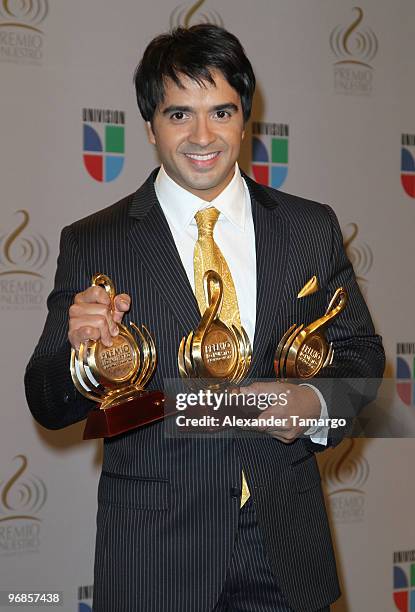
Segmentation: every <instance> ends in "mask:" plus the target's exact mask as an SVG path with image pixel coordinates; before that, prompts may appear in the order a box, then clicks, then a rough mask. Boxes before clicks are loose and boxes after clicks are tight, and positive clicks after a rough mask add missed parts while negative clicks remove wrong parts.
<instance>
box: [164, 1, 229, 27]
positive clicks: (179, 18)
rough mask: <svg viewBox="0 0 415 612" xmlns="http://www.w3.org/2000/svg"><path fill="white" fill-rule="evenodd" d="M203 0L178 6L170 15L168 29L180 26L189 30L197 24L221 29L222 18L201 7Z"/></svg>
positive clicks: (209, 9)
mask: <svg viewBox="0 0 415 612" xmlns="http://www.w3.org/2000/svg"><path fill="white" fill-rule="evenodd" d="M204 4H205V0H198V1H197V2H194V3H193V4H180V5H179V6H176V8H175V9H174V10H173V11H172V13H171V15H170V28H171V29H173V28H177V27H179V26H182V27H184V28H189V27H190V26H192V25H196V24H197V23H211V24H213V25H217V26H221V27H223V20H222V17H221V16H220V15H219V13H218V12H217V11H215V10H214V9H212V8H208V7H205V6H203V5H204Z"/></svg>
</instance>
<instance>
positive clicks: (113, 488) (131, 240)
mask: <svg viewBox="0 0 415 612" xmlns="http://www.w3.org/2000/svg"><path fill="white" fill-rule="evenodd" d="M156 172H157V171H154V172H153V173H152V175H151V176H150V177H149V178H148V179H147V181H146V182H145V183H144V184H143V185H142V187H140V188H139V189H138V191H137V192H136V193H135V194H132V195H130V196H127V197H126V198H125V199H123V200H121V201H120V202H118V203H116V204H114V205H113V206H110V207H109V208H106V209H105V210H102V211H100V212H98V213H96V214H94V215H92V216H89V217H87V218H85V219H83V220H81V221H78V222H76V223H74V224H73V225H71V226H69V227H66V228H65V229H64V230H63V232H62V236H61V247H60V255H59V259H58V268H57V273H56V279H55V287H54V290H53V291H52V293H51V295H50V296H49V299H48V308H49V314H48V317H47V321H46V325H45V328H44V331H43V334H42V336H41V338H40V341H39V344H38V346H37V347H36V349H35V352H34V354H33V356H32V358H31V360H30V363H29V365H28V368H27V371H26V378H25V383H26V393H27V399H28V403H29V406H30V409H31V411H32V414H33V416H34V417H35V418H36V419H37V420H38V421H39V422H40V423H41V424H42V425H44V426H45V427H48V428H52V429H54V428H61V427H65V426H66V425H69V424H71V423H74V422H76V421H78V420H81V419H83V418H85V416H86V415H87V413H88V411H89V410H90V408H91V403H90V402H89V401H88V400H86V399H85V398H83V397H81V396H80V395H79V394H78V393H77V391H76V390H75V389H74V387H73V384H72V382H71V380H70V376H69V367H68V363H69V354H70V347H69V343H68V341H67V331H68V309H69V306H70V304H71V303H72V301H73V297H74V295H75V294H76V293H77V292H80V291H83V290H84V289H85V288H86V287H87V286H89V284H90V279H91V275H92V274H93V273H95V272H97V271H101V272H104V273H106V274H108V275H109V276H110V277H111V278H113V279H114V281H115V283H116V286H117V288H118V290H119V291H123V292H127V293H129V294H130V295H131V296H132V307H131V312H130V313H129V315H128V316H127V320H129V319H130V318H131V320H133V321H137V322H144V323H145V324H146V325H147V327H148V328H149V329H150V330H151V331H152V332H153V333H154V336H155V338H156V343H157V347H158V355H159V362H158V367H157V371H156V373H155V375H154V377H153V380H152V381H151V384H150V388H154V389H156V388H163V380H164V379H165V378H174V377H177V375H178V374H177V349H178V345H179V342H180V339H181V338H182V337H183V336H184V335H185V334H187V333H188V332H189V330H191V329H194V328H195V327H196V325H197V324H198V321H199V318H200V315H199V311H198V307H197V302H196V300H195V297H194V294H193V292H192V290H191V287H190V285H189V283H188V279H187V276H186V273H185V271H184V269H183V266H182V263H181V260H180V258H179V255H178V252H177V250H176V247H175V244H174V241H173V238H172V236H171V233H170V230H169V227H168V224H167V222H166V219H165V218H164V216H163V213H162V210H161V207H160V205H159V203H158V201H157V198H156V195H155V192H154V186H153V183H154V179H155V176H156ZM244 178H245V180H246V181H247V184H248V187H249V190H250V194H251V201H252V211H253V218H254V225H255V236H256V251H257V252H256V257H257V275H258V278H257V323H256V330H255V338H254V345H253V363H252V367H251V372H250V378H253V377H255V378H272V377H273V365H272V364H273V353H274V350H275V347H276V345H277V341H278V340H279V338H280V337H281V336H282V334H283V333H284V332H285V331H286V329H287V328H288V327H289V326H290V325H292V323H294V322H297V323H300V322H304V323H307V322H309V321H311V320H314V319H315V318H317V317H319V316H321V315H322V313H323V312H324V310H325V309H326V307H327V303H328V299H329V298H330V297H331V295H332V294H333V293H334V291H335V289H336V288H337V287H338V286H340V285H343V286H345V287H346V288H347V290H348V293H349V305H348V307H347V309H346V310H345V311H344V312H343V313H342V315H341V316H339V317H338V319H337V320H336V321H335V323H334V324H333V325H332V326H331V327H330V329H329V339H330V340H331V341H333V343H334V346H335V354H336V358H335V366H334V367H333V368H331V375H332V376H333V377H339V378H340V377H341V378H343V377H356V378H360V377H362V378H364V377H380V376H381V375H382V373H383V367H384V354H383V349H382V345H381V341H380V338H379V337H378V336H376V335H375V333H374V329H373V325H372V322H371V319H370V315H369V312H368V310H367V308H366V305H365V302H364V300H363V298H362V296H361V293H360V291H359V289H358V286H357V284H356V280H355V277H354V274H353V270H352V267H351V265H350V263H349V261H348V259H347V257H346V255H345V253H344V250H343V246H342V237H341V233H340V229H339V226H338V223H337V220H336V217H335V215H334V213H333V212H332V210H331V209H330V208H329V207H328V206H324V205H321V204H317V203H312V202H309V201H307V200H303V199H301V198H297V197H294V196H291V195H287V194H284V193H282V192H279V191H275V190H273V189H270V188H267V187H263V186H260V185H258V184H257V183H255V182H254V181H252V180H251V179H249V178H248V177H246V176H245V177H244ZM314 274H316V275H317V277H318V279H319V283H320V287H321V289H320V290H319V291H318V292H317V293H314V294H312V295H310V296H308V297H305V298H302V299H297V297H296V295H297V293H298V291H299V289H300V288H301V287H303V285H304V284H305V282H306V281H307V280H308V279H309V278H310V277H311V276H313V275H314ZM320 383H321V385H322V389H323V392H324V393H325V397H326V400H327V403H328V409H329V413H330V414H333V413H334V412H336V411H339V410H340V407H341V411H342V413H343V412H344V411H347V410H349V411H350V413H353V412H354V411H356V410H357V409H358V408H359V406H360V405H361V404H362V403H363V402H364V401H367V399H368V397H363V398H362V397H360V399H359V400H358V401H356V397H354V399H353V400H350V399H349V398H350V394H347V393H346V392H345V389H344V384H345V383H344V381H343V382H342V383H341V385H340V383H339V385H340V386H339V387H336V390H335V391H333V389H332V388H331V387H328V386H326V387H324V384H326V385H327V381H324V380H323V379H322V380H321V381H319V384H320ZM342 385H343V386H342ZM164 427H165V424H164V423H158V424H154V425H151V426H147V427H144V428H141V429H139V430H137V431H132V432H130V433H127V434H125V435H121V436H118V437H116V438H114V439H110V440H106V441H105V444H104V461H103V469H102V475H101V479H100V484H99V492H98V502H99V503H98V515H97V543H96V560H95V594H94V606H95V607H94V609H95V610H97V611H108V612H114V611H115V610H117V612H121V611H129V612H130V611H131V612H132V611H136V610H139V611H143V612H210V610H212V609H213V607H214V604H215V602H216V600H217V598H218V596H219V593H220V591H221V589H222V586H223V583H224V579H225V574H226V569H227V566H228V564H229V561H230V557H231V554H232V548H233V542H234V538H235V533H236V530H237V521H238V513H239V493H240V486H241V485H240V477H241V467H242V466H243V469H244V470H245V473H246V476H247V480H248V484H249V487H250V490H251V492H252V497H253V500H254V503H255V505H256V511H257V515H258V522H259V525H260V528H261V530H262V532H263V536H264V541H265V545H266V549H267V552H268V555H269V558H270V562H271V565H272V568H273V570H274V572H275V575H276V578H277V581H278V583H279V585H280V587H281V589H282V591H283V593H284V594H285V596H286V598H287V599H288V601H289V603H290V605H291V606H292V608H293V610H301V611H306V610H316V609H319V608H322V607H323V606H326V605H327V604H328V603H330V602H331V601H333V600H335V599H336V598H337V597H338V595H339V587H338V582H337V576H336V568H335V560H334V555H333V549H332V543H331V537H330V531H329V527H328V522H327V516H326V511H325V507H324V501H323V496H322V491H321V486H320V475H319V471H318V467H317V463H316V459H315V456H314V452H313V451H317V450H321V448H322V447H318V446H317V445H313V444H312V443H311V442H309V441H305V440H302V439H298V440H297V441H295V442H294V443H292V444H290V445H285V444H283V443H281V442H279V441H277V440H276V439H274V438H272V437H270V436H268V435H267V434H264V435H262V436H255V437H253V436H250V435H249V434H248V433H247V432H241V434H240V435H238V436H236V435H234V434H232V433H230V435H229V436H227V437H218V436H212V437H211V438H209V439H205V438H204V439H194V438H193V439H174V438H168V437H166V436H165V435H164V434H163V432H164ZM344 433H345V432H344V431H339V430H337V431H331V432H330V443H331V444H335V443H337V442H338V441H339V440H340V438H341V436H342V435H343V434H344ZM334 434H337V438H335V437H334Z"/></svg>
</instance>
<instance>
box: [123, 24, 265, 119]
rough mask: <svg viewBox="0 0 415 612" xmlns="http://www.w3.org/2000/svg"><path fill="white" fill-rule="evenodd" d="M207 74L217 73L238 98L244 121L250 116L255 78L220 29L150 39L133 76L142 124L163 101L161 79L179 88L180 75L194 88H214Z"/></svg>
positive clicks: (197, 27) (194, 28) (235, 45)
mask: <svg viewBox="0 0 415 612" xmlns="http://www.w3.org/2000/svg"><path fill="white" fill-rule="evenodd" d="M211 70H220V71H221V72H222V74H223V76H224V77H225V79H226V80H227V82H228V83H229V85H230V86H231V87H233V88H234V89H235V90H236V91H237V92H238V94H239V96H240V98H241V103H242V111H243V116H244V120H245V121H248V119H249V116H250V114H251V107H252V97H253V95H254V91H255V75H254V72H253V70H252V66H251V63H250V61H249V59H248V58H247V57H246V55H245V52H244V49H243V47H242V45H241V43H240V42H239V40H238V39H237V38H236V36H234V35H233V34H231V33H230V32H228V31H227V30H224V29H223V28H220V27H218V26H215V25H210V24H200V25H195V26H192V27H191V28H181V27H180V28H176V29H174V30H173V31H172V32H171V33H167V34H161V35H160V36H157V37H156V38H154V39H153V40H152V41H151V42H150V44H149V45H148V47H147V48H146V50H145V51H144V55H143V58H142V60H141V62H140V63H139V65H138V66H137V68H136V70H135V73H134V84H135V89H136V94H137V102H138V107H139V109H140V112H141V115H142V117H143V119H144V121H152V119H153V115H154V112H155V110H156V108H157V106H158V105H159V104H160V103H161V102H163V99H164V85H165V79H166V78H170V79H172V80H173V81H174V83H176V85H177V86H178V87H183V85H182V83H181V81H180V74H184V75H186V76H187V77H189V78H191V79H193V80H194V81H196V82H197V83H198V84H200V85H203V83H204V82H208V83H211V84H214V79H213V78H212V74H211Z"/></svg>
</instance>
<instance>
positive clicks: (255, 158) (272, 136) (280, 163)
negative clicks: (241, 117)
mask: <svg viewBox="0 0 415 612" xmlns="http://www.w3.org/2000/svg"><path fill="white" fill-rule="evenodd" d="M288 136H289V128H288V125H287V124H286V123H263V122H262V121H254V122H253V123H252V175H253V177H254V179H255V180H256V181H257V182H258V183H261V184H262V185H268V186H270V187H274V188H275V189H278V188H279V187H281V186H282V185H283V183H284V181H285V179H286V178H287V174H288Z"/></svg>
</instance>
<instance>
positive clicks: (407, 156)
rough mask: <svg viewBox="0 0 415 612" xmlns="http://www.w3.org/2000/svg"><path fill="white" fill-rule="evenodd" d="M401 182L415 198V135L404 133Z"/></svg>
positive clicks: (406, 190)
mask: <svg viewBox="0 0 415 612" xmlns="http://www.w3.org/2000/svg"><path fill="white" fill-rule="evenodd" d="M401 183H402V187H403V188H404V189H405V193H407V194H408V195H409V196H410V197H411V198H415V135H414V134H402V148H401Z"/></svg>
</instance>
